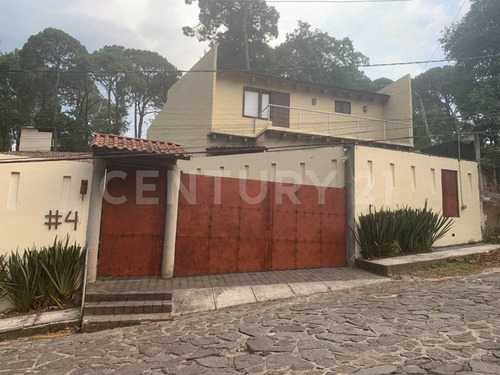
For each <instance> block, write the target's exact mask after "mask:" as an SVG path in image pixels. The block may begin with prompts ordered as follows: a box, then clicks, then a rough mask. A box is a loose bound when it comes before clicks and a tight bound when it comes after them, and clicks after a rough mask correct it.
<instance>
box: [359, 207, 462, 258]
mask: <svg viewBox="0 0 500 375" xmlns="http://www.w3.org/2000/svg"><path fill="white" fill-rule="evenodd" d="M452 225H453V219H451V218H449V217H443V216H442V215H441V214H438V213H434V212H432V209H428V208H427V202H425V205H424V208H423V209H413V208H410V207H408V206H406V207H403V208H399V209H396V210H394V211H393V210H390V209H386V210H384V209H382V210H380V211H376V210H374V211H373V212H372V211H371V210H370V212H369V213H368V214H366V215H360V217H359V218H358V222H357V223H356V227H355V230H354V234H355V237H356V241H357V242H358V244H359V246H360V247H361V251H362V253H363V256H364V257H365V258H372V257H384V256H391V255H396V254H398V253H399V254H412V253H417V252H424V251H428V250H429V249H430V248H431V247H432V245H433V244H434V243H435V242H436V241H437V240H439V239H440V238H442V237H443V236H444V235H445V234H446V233H447V232H448V231H449V230H450V229H451V227H452Z"/></svg>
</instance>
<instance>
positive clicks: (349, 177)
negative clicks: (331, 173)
mask: <svg viewBox="0 0 500 375" xmlns="http://www.w3.org/2000/svg"><path fill="white" fill-rule="evenodd" d="M354 147H355V146H353V145H345V146H344V150H345V164H344V165H345V224H346V229H345V238H346V244H345V245H346V260H347V265H348V266H351V267H354V266H355V262H356V239H355V237H354V233H353V231H352V230H353V229H354V228H355V223H356V211H355V206H354V197H355V167H354V166H355V159H354V158H355V156H356V155H355V154H356V153H355V150H354Z"/></svg>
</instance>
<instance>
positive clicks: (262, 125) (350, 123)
mask: <svg viewBox="0 0 500 375" xmlns="http://www.w3.org/2000/svg"><path fill="white" fill-rule="evenodd" d="M268 109H269V111H268V113H270V115H269V118H262V113H265V112H266V110H268ZM272 128H278V129H280V128H287V129H290V130H297V131H300V132H301V133H308V134H311V135H323V136H324V135H326V136H332V137H338V138H350V139H360V140H377V141H387V142H394V143H405V144H406V143H408V144H412V142H411V141H412V137H413V134H412V126H411V124H410V123H408V122H402V121H390V120H384V119H379V118H372V117H363V116H354V115H349V114H344V113H337V112H324V111H317V110H312V109H303V108H296V107H286V106H281V105H276V104H270V105H269V106H267V107H266V108H264V109H263V110H262V112H261V113H260V116H259V117H258V118H256V119H255V120H254V134H258V133H260V132H262V131H263V130H265V129H272Z"/></svg>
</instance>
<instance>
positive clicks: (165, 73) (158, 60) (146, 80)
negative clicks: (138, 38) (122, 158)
mask: <svg viewBox="0 0 500 375" xmlns="http://www.w3.org/2000/svg"><path fill="white" fill-rule="evenodd" d="M124 54H125V56H126V57H127V58H128V59H129V60H130V63H131V66H132V69H133V70H132V72H131V73H130V74H128V75H127V83H128V89H129V98H130V101H131V106H132V107H133V111H134V134H135V136H136V137H138V138H141V137H142V129H143V125H144V121H145V119H146V117H147V116H148V115H150V114H153V113H157V112H158V111H159V110H160V109H161V108H162V107H163V105H164V104H165V101H166V99H167V91H168V89H169V88H170V86H172V85H173V84H174V83H175V82H176V81H177V80H178V79H179V78H180V73H178V72H173V71H175V70H177V68H176V67H175V66H173V65H172V64H170V63H169V62H168V60H167V59H166V58H164V57H163V56H160V55H159V54H158V53H156V52H151V51H144V50H137V49H127V50H125V53H124Z"/></svg>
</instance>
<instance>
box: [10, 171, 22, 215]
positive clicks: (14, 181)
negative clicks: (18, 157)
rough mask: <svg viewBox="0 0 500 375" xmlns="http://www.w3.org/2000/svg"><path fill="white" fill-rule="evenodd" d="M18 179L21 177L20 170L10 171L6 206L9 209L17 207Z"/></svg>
mask: <svg viewBox="0 0 500 375" xmlns="http://www.w3.org/2000/svg"><path fill="white" fill-rule="evenodd" d="M20 179H21V173H20V172H11V173H10V180H9V192H8V195H7V208H8V209H9V210H15V209H17V201H18V196H19V181H20Z"/></svg>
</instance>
